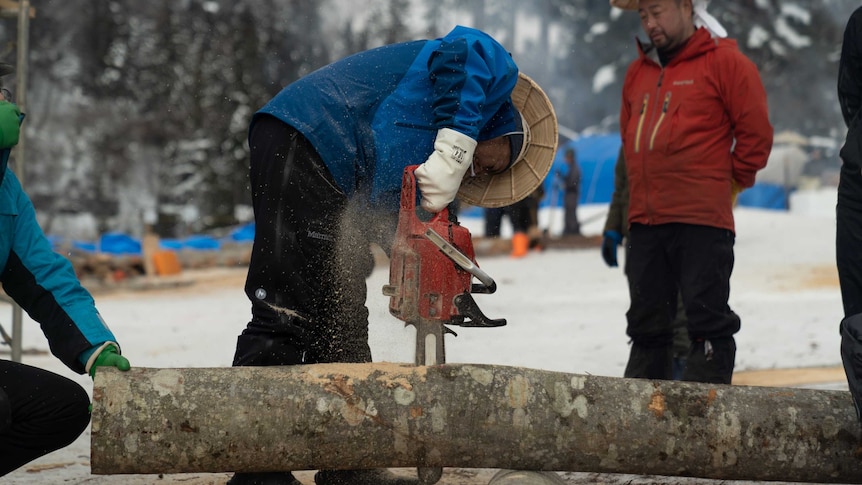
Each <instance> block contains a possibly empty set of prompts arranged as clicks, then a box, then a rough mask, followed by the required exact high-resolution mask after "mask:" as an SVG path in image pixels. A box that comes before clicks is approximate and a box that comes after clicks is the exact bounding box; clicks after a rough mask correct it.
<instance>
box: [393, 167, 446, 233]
mask: <svg viewBox="0 0 862 485" xmlns="http://www.w3.org/2000/svg"><path fill="white" fill-rule="evenodd" d="M417 168H419V165H408V166H406V167H404V177H403V178H402V179H401V210H406V211H410V212H412V213H413V214H414V217H416V215H415V214H416V191H417V189H416V174H415V173H414V172H415V171H416V169H417ZM429 214H431V219H430V222H437V221H443V222H446V221H448V220H449V207H444V208H443V210H441V211H440V212H437V213H429ZM416 218H417V219H418V217H416Z"/></svg>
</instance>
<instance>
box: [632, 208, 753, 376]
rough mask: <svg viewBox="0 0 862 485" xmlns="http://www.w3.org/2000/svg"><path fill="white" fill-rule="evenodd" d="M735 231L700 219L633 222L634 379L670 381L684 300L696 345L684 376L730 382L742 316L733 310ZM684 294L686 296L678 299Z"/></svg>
mask: <svg viewBox="0 0 862 485" xmlns="http://www.w3.org/2000/svg"><path fill="white" fill-rule="evenodd" d="M734 241H735V237H734V234H733V232H731V231H728V230H726V229H719V228H715V227H708V226H699V225H692V224H662V225H656V226H647V225H642V224H632V227H631V229H630V232H629V248H628V249H629V253H628V260H627V261H626V272H627V274H628V277H629V282H630V293H631V306H630V307H629V310H628V312H627V313H626V319H627V321H628V326H627V329H626V333H627V334H628V335H629V337H631V339H632V351H631V352H632V353H631V355H630V357H629V362H628V365H627V367H626V372H625V376H626V377H645V378H651V379H670V378H671V376H672V358H673V333H674V331H673V321H674V317H675V315H676V313H677V302H678V298H679V297H680V296H681V297H682V302H683V306H684V307H685V314H686V318H687V322H688V323H687V328H688V335H689V339H690V340H691V349H690V351H689V355H688V358H687V362H686V370H685V374H684V375H683V379H684V380H693V381H701V382H726V383H729V382H730V378H731V376H732V374H733V361H734V358H735V355H736V345H735V342H734V341H733V335H734V334H735V333H736V332H738V331H739V328H740V320H739V317H738V316H737V315H736V314H735V313H734V312H733V311H732V310H731V309H730V306H729V305H728V299H729V297H730V275H731V273H732V271H733V263H734V255H733V245H734ZM678 295H679V296H678Z"/></svg>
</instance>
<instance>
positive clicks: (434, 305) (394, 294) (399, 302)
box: [384, 165, 475, 323]
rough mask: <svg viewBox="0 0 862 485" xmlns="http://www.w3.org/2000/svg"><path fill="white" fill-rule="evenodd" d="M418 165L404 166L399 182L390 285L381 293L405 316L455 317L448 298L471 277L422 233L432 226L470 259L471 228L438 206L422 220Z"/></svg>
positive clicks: (464, 290)
mask: <svg viewBox="0 0 862 485" xmlns="http://www.w3.org/2000/svg"><path fill="white" fill-rule="evenodd" d="M416 167H418V165H411V166H409V167H406V168H405V169H404V177H403V179H402V183H401V207H400V210H399V214H398V229H397V230H396V233H395V241H394V243H393V245H392V252H391V255H390V263H389V286H387V287H385V288H384V294H386V295H388V296H390V297H391V299H390V301H389V312H390V313H391V314H392V315H394V316H396V317H398V318H399V319H401V320H403V321H405V322H409V321H414V320H416V319H418V318H422V319H426V320H440V321H442V322H451V323H457V322H460V321H463V320H464V317H463V316H462V315H460V314H459V312H458V309H457V308H456V307H455V304H454V302H453V300H454V298H455V297H456V296H458V295H461V294H464V293H470V291H471V285H472V278H473V275H471V274H470V273H469V272H467V271H466V270H464V269H463V268H461V267H460V266H458V265H457V264H456V263H455V262H454V261H453V260H452V259H451V258H450V257H449V256H447V255H446V254H445V253H444V252H443V251H441V250H440V249H439V248H438V247H437V246H436V245H435V244H434V243H433V242H431V241H430V240H429V239H428V238H427V237H426V236H425V232H426V231H427V230H429V229H430V230H433V231H434V232H436V233H437V234H439V235H440V236H442V237H443V239H445V240H446V241H447V242H449V243H450V244H451V245H453V246H454V247H455V248H456V249H458V250H459V251H460V252H461V253H462V254H463V255H464V256H466V257H468V258H470V260H472V261H473V262H474V263H475V253H474V251H473V239H472V237H471V236H470V231H468V230H467V228H465V227H463V226H461V225H460V224H458V223H454V222H451V221H449V211H448V210H447V209H443V210H442V211H440V212H438V213H437V214H434V216H433V217H432V218H431V220H429V221H427V222H424V221H421V220H420V219H419V217H418V216H417V214H416V177H415V175H414V173H413V171H414V170H415V169H416Z"/></svg>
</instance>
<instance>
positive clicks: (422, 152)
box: [229, 27, 557, 485]
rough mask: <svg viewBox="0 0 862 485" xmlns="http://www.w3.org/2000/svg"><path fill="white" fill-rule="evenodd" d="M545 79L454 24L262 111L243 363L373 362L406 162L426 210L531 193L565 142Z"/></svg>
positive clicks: (274, 480) (338, 476) (349, 473)
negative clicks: (386, 257)
mask: <svg viewBox="0 0 862 485" xmlns="http://www.w3.org/2000/svg"><path fill="white" fill-rule="evenodd" d="M539 91H541V90H540V89H539V88H538V86H537V85H535V83H533V82H532V80H529V78H527V77H526V76H524V75H522V74H521V73H519V72H518V67H517V65H516V64H515V62H514V61H513V59H512V56H511V55H510V54H509V52H507V51H506V49H505V48H503V46H502V45H500V44H499V43H498V42H497V41H496V40H494V39H493V38H491V37H490V36H489V35H487V34H486V33H484V32H481V31H479V30H475V29H471V28H467V27H456V28H455V29H453V30H452V31H451V32H450V33H448V34H447V35H446V36H444V37H442V38H439V39H431V40H417V41H410V42H403V43H399V44H391V45H385V46H382V47H379V48H376V49H371V50H368V51H364V52H360V53H357V54H354V55H352V56H349V57H346V58H344V59H341V60H339V61H336V62H334V63H332V64H329V65H327V66H324V67H322V68H320V69H318V70H317V71H314V72H312V73H310V74H308V75H306V76H304V77H303V78H301V79H299V80H297V81H295V82H293V83H291V84H289V85H287V86H286V87H285V88H284V89H282V91H281V92H280V93H278V94H277V95H276V96H275V97H273V98H272V99H271V100H270V101H269V102H268V103H267V104H266V105H265V106H264V107H263V108H261V109H260V110H259V111H258V112H257V113H255V114H254V115H253V117H252V119H251V123H250V127H249V148H250V152H251V157H250V159H251V160H250V186H251V191H252V205H253V209H254V217H255V239H254V245H253V248H252V253H251V260H250V263H249V269H248V277H247V279H246V284H245V292H246V295H247V296H248V298H249V300H250V302H251V311H252V319H251V321H250V322H249V323H248V324H247V326H246V328H245V329H244V330H243V332H242V334H241V335H239V337H238V339H237V345H236V350H235V355H234V360H233V365H235V366H271V365H295V364H306V363H320V362H371V351H370V348H369V345H368V309H367V308H366V306H365V299H366V295H367V288H366V283H365V278H366V277H367V276H368V275H369V274H370V272H371V271H372V269H373V265H374V261H373V259H372V255H371V252H370V251H369V243H370V242H374V243H377V244H379V245H380V246H381V247H382V248H384V249H386V250H388V248H389V246H390V244H391V238H392V236H393V234H394V232H395V223H396V220H397V215H398V209H399V205H400V197H401V184H402V177H403V174H404V169H405V168H406V167H408V166H411V165H416V166H418V167H417V168H416V169H415V172H414V173H415V176H416V186H417V188H418V192H419V195H420V197H419V199H420V200H419V204H418V205H419V206H421V208H422V209H423V210H424V211H425V212H426V213H428V214H431V213H438V212H440V211H441V210H443V209H444V208H446V207H447V206H448V205H449V204H450V203H452V202H453V201H454V200H455V198H456V195H459V194H461V195H460V197H461V198H462V200H464V201H467V202H470V199H469V198H468V197H466V196H465V195H464V192H463V191H465V190H474V191H475V193H477V194H482V195H486V194H492V195H494V194H496V195H495V197H496V198H495V200H494V202H493V203H495V204H499V205H507V204H511V203H514V202H516V201H517V200H520V199H521V198H523V197H525V196H527V195H528V194H530V193H531V192H533V190H534V189H535V188H536V187H537V186H539V185H540V184H541V182H542V180H543V179H544V177H545V175H547V172H548V170H549V169H550V163H551V161H552V158H553V151H554V149H555V146H556V140H557V125H556V117H555V115H554V114H553V108H552V107H551V106H550V103H549V102H547V97H546V96H545V95H544V93H543V92H539ZM516 95H519V96H516ZM524 100H526V101H524ZM542 100H544V101H542ZM519 102H523V105H524V106H525V107H528V108H529V109H523V110H522V109H521V106H520V105H517V103H519ZM522 111H523V113H522ZM534 120H535V122H534ZM530 123H533V124H532V125H531V124H530ZM539 140H542V141H541V142H539ZM533 141H536V143H533ZM533 153H535V154H537V155H536V156H535V157H533V155H532V154H533ZM539 153H541V156H540V155H538V154H539ZM534 162H535V163H536V167H534V168H535V169H530V167H533V165H532V164H533V163H534ZM520 174H523V175H520ZM506 177H510V178H506ZM502 179H505V180H507V181H509V182H511V183H510V184H502V183H501V184H500V185H501V186H503V187H504V188H509V187H514V186H517V187H518V188H519V190H518V191H517V192H515V191H513V194H516V195H512V197H500V196H499V193H498V192H499V191H495V190H483V189H482V188H483V187H491V184H493V183H494V180H502ZM485 182H487V183H488V185H487V186H484V185H482V184H483V183H485ZM465 187H467V188H465ZM476 205H480V204H476ZM449 215H450V217H451V216H452V212H451V211H450V212H449ZM378 291H379V290H378ZM378 294H380V293H378ZM315 483H316V484H318V485H341V484H350V485H385V484H405V483H416V480H408V479H400V478H397V477H394V476H393V475H392V474H389V473H387V472H386V470H321V471H319V472H318V473H317V474H316V476H315ZM229 484H230V485H241V484H255V485H261V484H265V485H275V484H279V485H281V484H287V485H298V484H299V482H298V481H297V480H296V479H295V478H294V477H293V476H292V474H291V473H289V472H284V473H243V472H240V473H237V474H235V475H234V476H233V477H232V479H231V480H230V482H229Z"/></svg>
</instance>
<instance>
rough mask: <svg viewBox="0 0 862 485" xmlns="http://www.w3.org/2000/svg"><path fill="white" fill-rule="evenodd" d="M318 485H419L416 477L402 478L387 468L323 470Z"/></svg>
mask: <svg viewBox="0 0 862 485" xmlns="http://www.w3.org/2000/svg"><path fill="white" fill-rule="evenodd" d="M314 483H315V484H316V485H419V480H418V479H416V478H402V477H399V476H396V475H395V474H394V473H392V472H391V471H389V470H387V469H385V468H379V469H374V470H321V471H319V472H317V473H316V474H315V475H314Z"/></svg>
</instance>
